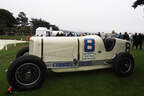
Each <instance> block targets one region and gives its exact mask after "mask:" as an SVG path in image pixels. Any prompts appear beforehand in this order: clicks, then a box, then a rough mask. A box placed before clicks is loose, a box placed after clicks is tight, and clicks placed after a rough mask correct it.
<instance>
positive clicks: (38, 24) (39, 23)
mask: <svg viewBox="0 0 144 96" xmlns="http://www.w3.org/2000/svg"><path fill="white" fill-rule="evenodd" d="M30 22H31V24H32V27H33V29H34V30H35V29H36V28H38V27H46V28H47V29H50V27H52V29H53V30H59V28H58V27H57V26H56V25H51V24H50V23H49V22H47V21H45V20H42V19H36V18H31V21H30Z"/></svg>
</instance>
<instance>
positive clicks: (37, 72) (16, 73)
mask: <svg viewBox="0 0 144 96" xmlns="http://www.w3.org/2000/svg"><path fill="white" fill-rule="evenodd" d="M45 73H46V66H45V64H44V63H43V61H42V60H41V59H40V58H39V57H36V56H32V55H27V56H21V57H19V58H17V59H16V60H15V61H14V62H13V63H12V64H11V65H10V67H9V69H8V73H7V78H8V82H9V84H10V85H11V86H12V87H13V88H15V89H21V90H27V89H33V88H36V87H39V86H40V85H41V83H42V81H43V80H44V76H45Z"/></svg>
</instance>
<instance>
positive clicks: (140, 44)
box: [138, 33, 144, 50]
mask: <svg viewBox="0 0 144 96" xmlns="http://www.w3.org/2000/svg"><path fill="white" fill-rule="evenodd" d="M138 39H139V48H140V50H142V45H143V40H144V38H143V35H142V34H141V33H139V35H138Z"/></svg>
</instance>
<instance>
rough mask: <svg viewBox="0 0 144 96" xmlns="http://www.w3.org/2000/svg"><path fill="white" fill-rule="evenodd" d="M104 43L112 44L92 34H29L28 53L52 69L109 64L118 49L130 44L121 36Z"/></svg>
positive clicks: (96, 67)
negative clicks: (69, 35)
mask: <svg viewBox="0 0 144 96" xmlns="http://www.w3.org/2000/svg"><path fill="white" fill-rule="evenodd" d="M106 42H107V41H106ZM107 43H113V44H111V45H110V46H109V45H108V46H106V44H105V43H104V40H103V39H102V38H100V37H99V36H94V35H89V36H83V37H32V38H31V39H30V44H29V54H30V55H35V56H38V57H40V58H41V59H42V60H43V61H44V62H45V64H46V65H47V68H49V69H51V70H52V71H54V72H66V71H84V70H94V69H102V68H110V67H111V64H109V63H107V61H108V60H112V59H113V58H115V56H116V55H117V54H119V53H121V52H126V51H129V49H130V48H129V47H130V45H129V43H128V42H127V41H125V40H121V39H113V41H112V42H107ZM106 47H107V48H106ZM110 47H111V48H110Z"/></svg>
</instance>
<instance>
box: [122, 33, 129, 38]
mask: <svg viewBox="0 0 144 96" xmlns="http://www.w3.org/2000/svg"><path fill="white" fill-rule="evenodd" d="M123 39H125V40H129V35H128V34H127V32H125V33H124V35H123Z"/></svg>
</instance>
